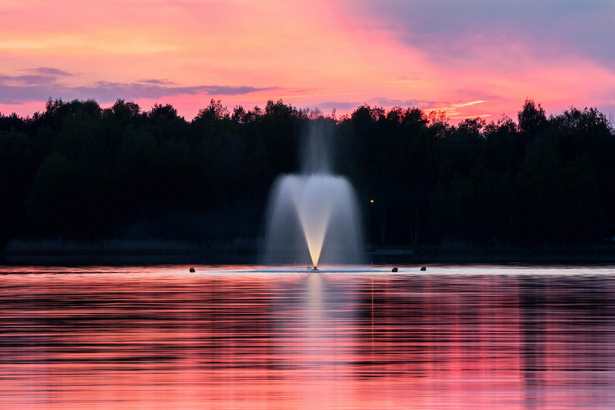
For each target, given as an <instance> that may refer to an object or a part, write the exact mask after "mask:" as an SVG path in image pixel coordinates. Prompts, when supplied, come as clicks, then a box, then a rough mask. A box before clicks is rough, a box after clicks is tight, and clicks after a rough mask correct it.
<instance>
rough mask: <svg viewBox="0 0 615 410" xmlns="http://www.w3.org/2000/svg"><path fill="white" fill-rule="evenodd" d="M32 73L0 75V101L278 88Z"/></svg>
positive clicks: (100, 98)
mask: <svg viewBox="0 0 615 410" xmlns="http://www.w3.org/2000/svg"><path fill="white" fill-rule="evenodd" d="M27 72H29V73H31V74H19V75H0V103H9V104H16V103H23V102H28V101H40V100H47V99H49V98H61V99H66V100H72V99H95V100H97V101H100V102H109V101H114V100H116V99H118V98H123V99H137V98H150V99H156V98H161V97H168V96H174V95H195V94H207V95H221V96H222V95H224V96H228V95H244V94H250V93H255V92H259V91H267V90H272V89H275V88H274V87H253V86H246V85H241V86H229V85H194V86H179V85H176V84H174V83H172V82H170V81H167V80H157V79H149V80H143V81H137V82H128V83H120V82H110V81H99V82H96V83H94V84H89V85H77V86H74V85H67V84H64V83H63V82H61V81H60V80H61V79H62V78H64V77H69V76H71V74H70V73H68V72H66V71H62V70H57V69H53V68H48V67H39V68H36V69H32V70H27Z"/></svg>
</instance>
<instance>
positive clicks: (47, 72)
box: [27, 67, 73, 77]
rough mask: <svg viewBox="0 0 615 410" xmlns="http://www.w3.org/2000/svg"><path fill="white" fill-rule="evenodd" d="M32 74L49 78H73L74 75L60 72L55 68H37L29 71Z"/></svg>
mask: <svg viewBox="0 0 615 410" xmlns="http://www.w3.org/2000/svg"><path fill="white" fill-rule="evenodd" d="M27 71H29V72H31V73H34V74H37V75H41V76H49V77H72V76H73V74H72V73H69V72H68V71H64V70H60V69H58V68H53V67H36V68H32V69H30V70H27Z"/></svg>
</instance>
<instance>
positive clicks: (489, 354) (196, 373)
mask: <svg viewBox="0 0 615 410" xmlns="http://www.w3.org/2000/svg"><path fill="white" fill-rule="evenodd" d="M401 270H402V271H403V272H401V273H400V274H390V273H386V272H384V269H371V270H370V271H366V272H363V273H361V272H358V271H356V270H353V272H350V273H348V272H346V273H334V272H327V273H307V272H300V271H297V270H295V271H289V272H286V273H280V272H278V273H268V272H261V271H259V270H258V268H254V267H199V268H197V272H196V273H193V274H191V273H188V272H187V269H186V267H181V266H165V267H120V268H118V267H89V268H39V267H21V268H14V267H3V268H0V306H1V309H0V323H1V324H0V379H1V383H0V408H2V409H5V408H6V409H12V408H15V409H21V408H29V409H77V408H80V409H83V408H88V409H136V408H139V409H171V408H174V409H251V410H253V409H444V410H447V409H478V410H481V409H505V410H516V409H546V410H555V409H558V410H559V409H588V410H594V409H613V408H615V392H613V390H615V389H613V382H614V381H615V380H614V370H615V315H614V313H615V286H614V284H615V282H614V279H615V276H612V275H613V274H615V270H612V269H610V268H564V267H557V268H511V267H507V268H501V267H436V268H433V269H430V271H429V272H427V274H415V273H414V272H416V268H404V269H401ZM15 272H20V273H15ZM24 273H32V274H24Z"/></svg>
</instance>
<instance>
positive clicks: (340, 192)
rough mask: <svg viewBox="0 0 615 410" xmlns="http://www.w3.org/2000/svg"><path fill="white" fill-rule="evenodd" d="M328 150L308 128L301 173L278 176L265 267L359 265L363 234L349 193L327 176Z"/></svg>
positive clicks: (343, 184) (321, 138) (321, 137)
mask: <svg viewBox="0 0 615 410" xmlns="http://www.w3.org/2000/svg"><path fill="white" fill-rule="evenodd" d="M329 157H330V150H329V149H328V146H327V144H326V140H325V138H324V135H323V133H322V132H319V130H313V132H312V133H311V134H310V136H309V137H308V140H307V143H306V149H305V150H304V157H303V164H302V173H301V174H294V175H284V176H281V177H280V178H278V180H277V181H276V183H275V184H274V187H273V189H272V193H271V196H270V202H269V203H270V205H269V212H268V218H267V221H268V230H267V249H266V257H265V262H266V263H297V262H301V263H303V262H304V261H305V260H306V259H307V260H309V262H310V263H311V266H313V267H318V266H319V264H320V263H322V262H323V261H325V262H327V263H361V262H362V234H361V227H360V218H359V212H358V208H357V206H356V197H355V193H354V189H353V188H352V186H351V184H350V183H349V182H348V180H347V179H346V178H344V177H341V176H338V175H333V174H331V173H330V162H329Z"/></svg>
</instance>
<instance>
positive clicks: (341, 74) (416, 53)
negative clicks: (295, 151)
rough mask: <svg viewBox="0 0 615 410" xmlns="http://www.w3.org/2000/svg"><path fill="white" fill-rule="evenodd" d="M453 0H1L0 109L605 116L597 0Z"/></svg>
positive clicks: (611, 68) (607, 70)
mask: <svg viewBox="0 0 615 410" xmlns="http://www.w3.org/2000/svg"><path fill="white" fill-rule="evenodd" d="M455 1H456V0H438V1H437V2H435V3H434V2H428V1H427V0H408V1H401V0H399V1H397V0H384V1H380V2H378V1H368V0H357V1H350V0H339V1H325V0H314V1H295V0H290V1H254V0H252V1H248V0H206V1H196V0H175V1H171V0H107V1H101V2H84V1H81V0H56V1H53V2H50V1H46V0H3V1H2V3H1V4H0V55H1V56H2V58H1V59H0V112H3V113H9V112H17V113H19V114H24V115H29V114H31V113H32V112H34V111H36V110H41V109H42V108H43V107H44V102H45V100H46V99H47V98H49V97H53V98H64V99H71V98H94V99H97V100H98V101H99V102H101V104H102V105H108V104H109V103H110V102H112V101H113V100H114V99H115V98H120V97H121V98H125V99H127V100H132V101H136V102H138V103H140V104H141V105H142V106H143V108H149V107H150V106H151V105H152V104H153V103H172V104H173V105H175V106H176V107H177V108H178V109H179V111H180V113H182V114H183V115H184V116H186V117H188V118H191V117H192V116H193V115H194V114H195V113H196V112H197V111H198V110H199V108H202V107H204V106H206V105H207V104H208V101H209V100H210V99H211V98H215V99H221V100H222V101H223V103H224V104H225V105H227V106H229V107H232V106H234V105H237V104H242V105H244V106H248V107H251V106H254V105H261V106H262V105H264V103H265V102H266V101H267V100H269V99H274V100H277V99H283V100H284V101H285V102H288V103H291V104H294V105H297V106H299V107H306V108H315V107H319V108H320V109H321V110H322V111H323V112H324V113H329V112H331V110H332V109H333V108H337V111H338V112H342V113H343V112H348V111H349V110H351V109H352V108H354V107H356V106H358V105H360V104H364V103H367V104H374V105H380V106H384V107H387V108H388V107H391V106H394V105H402V106H406V105H410V106H416V105H418V106H419V107H421V108H424V109H426V110H431V109H441V110H446V111H447V112H448V114H449V116H450V117H451V118H452V119H459V118H463V117H473V116H478V115H480V116H485V117H486V118H487V119H493V120H497V119H499V118H500V117H502V115H505V114H506V115H510V116H512V117H514V116H515V115H516V112H517V110H518V109H519V107H520V106H521V104H522V103H523V101H524V100H525V99H526V98H533V99H536V100H537V101H539V102H541V103H542V104H543V105H544V106H545V107H546V108H547V109H548V110H550V111H561V110H563V109H565V108H567V107H569V106H571V105H575V106H579V107H584V106H597V107H598V108H600V109H602V110H604V112H605V113H606V114H607V115H609V114H610V112H611V110H613V111H615V52H614V53H611V52H610V51H614V50H608V47H609V45H608V44H605V45H604V47H607V50H606V52H605V51H604V47H598V46H599V45H600V44H597V42H599V41H600V39H602V38H603V37H604V36H605V35H609V34H613V35H615V30H614V29H611V28H610V27H611V23H614V24H613V26H615V22H614V21H612V19H609V18H605V17H600V16H604V15H605V13H606V14H607V15H608V13H607V12H610V11H615V10H614V9H613V8H611V7H610V5H609V4H608V3H609V2H605V1H603V0H590V1H588V2H587V4H586V6H585V8H583V9H577V8H575V7H573V6H566V5H563V6H560V7H557V5H555V6H554V8H551V9H549V8H545V9H544V10H542V9H540V8H538V9H536V10H519V8H518V5H519V4H520V3H524V2H527V1H528V0H503V1H502V4H501V5H500V7H499V8H498V9H497V10H495V11H494V10H489V9H488V7H489V3H485V4H482V3H484V2H486V0H472V1H471V2H469V3H468V5H467V7H466V8H469V9H470V10H469V11H468V12H467V13H466V10H465V9H460V10H458V9H456V8H455V7H456V6H457V5H456V3H455ZM545 1H546V2H547V3H549V2H553V0H545ZM436 3H437V5H438V7H437V8H436V7H435V6H434V4H436ZM507 3H510V4H507ZM530 4H531V2H528V5H530ZM556 4H557V3H556ZM473 7H475V8H476V10H475V12H473V11H474V10H472V8H473ZM506 7H509V9H506ZM528 7H529V6H528ZM498 10H502V13H501V15H498V14H497V11H498ZM481 11H484V13H483V14H484V15H483V14H481ZM517 12H518V13H519V14H518V15H517V14H515V13H517ZM522 12H523V13H522ZM541 13H543V14H541ZM612 15H613V16H615V13H614V14H612ZM491 16H493V19H494V20H495V21H491V20H492V18H491ZM599 17H600V18H599ZM540 18H542V19H543V20H544V23H545V24H547V23H548V24H549V26H548V30H547V29H543V26H544V24H541V22H542V21H543V20H540ZM577 26H581V27H580V28H578V27H577ZM575 29H579V30H581V31H579V33H582V34H583V36H580V34H579V35H575V32H574V30H575ZM571 30H572V34H570V32H571ZM592 30H593V31H596V33H595V36H592V34H593V31H592ZM611 31H612V33H611ZM560 32H561V35H559V33H560ZM587 33H589V34H587ZM567 36H568V37H567ZM607 37H608V36H607ZM579 38H580V40H577V39H579ZM608 38H612V36H610V37H608ZM594 46H596V47H594ZM611 48H612V46H611ZM612 54H613V55H612ZM50 69H53V70H50ZM59 70H61V71H59Z"/></svg>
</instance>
